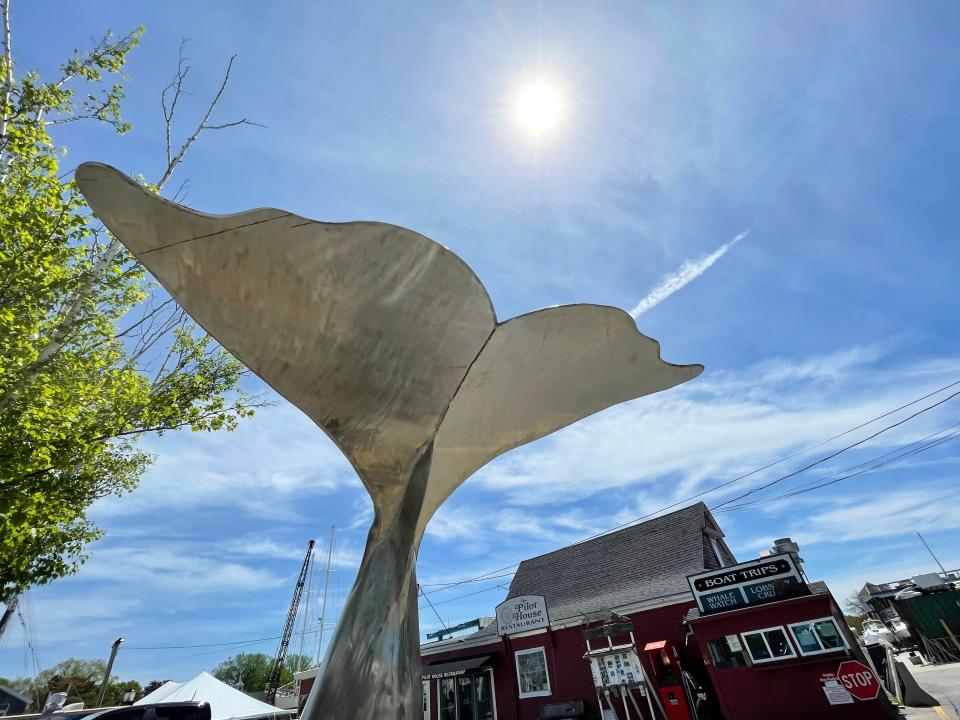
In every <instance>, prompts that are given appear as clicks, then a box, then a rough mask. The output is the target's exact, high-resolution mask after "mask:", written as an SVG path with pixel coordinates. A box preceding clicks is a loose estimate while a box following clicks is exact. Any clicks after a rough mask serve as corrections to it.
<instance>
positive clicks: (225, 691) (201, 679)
mask: <svg viewBox="0 0 960 720" xmlns="http://www.w3.org/2000/svg"><path fill="white" fill-rule="evenodd" d="M191 700H197V701H203V702H208V703H210V714H211V717H212V720H245V718H277V717H283V716H288V715H290V714H291V713H293V712H294V711H293V710H283V709H281V708H278V707H274V706H273V705H268V704H267V703H265V702H260V701H259V700H256V699H254V698H252V697H250V696H249V695H245V694H244V693H242V692H240V691H239V690H237V689H236V688H232V687H230V686H229V685H227V684H226V683H224V682H220V681H219V680H217V679H216V678H215V677H214V676H213V675H211V674H210V673H206V672H202V673H200V674H199V675H197V676H196V677H195V678H194V679H193V680H190V681H189V682H185V683H175V682H173V681H170V682H166V683H164V684H163V685H161V686H160V687H158V688H157V689H156V690H154V691H153V692H152V693H150V694H149V695H145V696H144V697H142V698H140V699H139V700H137V701H136V702H135V703H134V705H146V704H147V703H161V702H189V701H191Z"/></svg>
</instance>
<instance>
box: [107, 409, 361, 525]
mask: <svg viewBox="0 0 960 720" xmlns="http://www.w3.org/2000/svg"><path fill="white" fill-rule="evenodd" d="M144 447H145V449H148V450H150V451H153V452H155V453H156V455H157V459H156V462H155V464H154V465H153V466H152V467H151V468H150V469H149V470H148V471H147V473H146V474H145V476H144V477H143V479H142V480H141V482H140V487H139V488H138V489H137V490H135V491H133V492H132V493H130V494H128V495H125V496H123V497H115V496H111V497H107V498H104V499H103V500H100V501H99V502H97V503H96V504H95V505H94V507H93V508H92V513H91V514H92V515H93V517H95V518H110V517H118V516H119V517H122V518H129V517H130V516H132V515H135V514H139V513H149V514H150V515H154V514H156V513H163V512H171V513H183V512H184V511H193V510H195V509H197V508H202V507H211V506H213V507H218V508H222V507H227V506H235V507H237V508H240V509H242V510H245V511H247V512H249V513H250V514H252V515H255V516H257V517H263V516H264V515H269V516H271V517H273V518H275V519H276V518H281V519H282V518H292V517H295V516H296V515H297V513H298V511H299V509H300V508H301V507H302V504H303V502H304V501H305V500H306V499H308V498H310V497H314V496H317V495H324V494H331V493H332V492H333V491H335V490H337V489H339V488H342V487H346V486H350V485H356V486H359V480H358V479H357V477H356V474H355V473H354V471H353V469H352V468H351V467H350V465H349V463H348V462H347V460H346V458H345V457H344V456H343V454H342V453H341V452H340V451H339V450H338V449H337V448H336V446H335V445H334V444H333V443H332V442H331V441H330V440H329V439H328V438H327V437H326V436H325V435H324V434H323V432H322V431H321V430H320V429H319V428H318V427H317V426H316V425H314V424H313V423H312V422H311V421H310V420H309V419H308V418H307V417H306V416H304V415H303V414H302V413H301V412H300V411H299V410H297V409H296V408H294V407H293V406H291V405H289V404H288V403H286V402H285V401H283V400H280V401H279V404H278V405H277V406H273V407H267V408H263V409H262V410H260V411H258V413H257V415H256V416H254V417H253V418H252V419H250V420H247V421H244V422H243V423H241V424H240V426H239V427H238V428H237V430H235V431H234V432H232V433H226V432H221V433H185V432H182V433H169V434H166V435H164V436H162V437H158V438H150V439H149V440H148V441H147V442H145V443H144Z"/></svg>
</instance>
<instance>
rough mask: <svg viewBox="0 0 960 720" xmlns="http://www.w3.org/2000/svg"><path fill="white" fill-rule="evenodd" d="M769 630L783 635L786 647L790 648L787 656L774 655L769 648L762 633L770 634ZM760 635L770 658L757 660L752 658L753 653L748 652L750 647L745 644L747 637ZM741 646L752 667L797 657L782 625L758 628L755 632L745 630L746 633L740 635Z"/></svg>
mask: <svg viewBox="0 0 960 720" xmlns="http://www.w3.org/2000/svg"><path fill="white" fill-rule="evenodd" d="M771 630H779V631H780V632H782V633H783V636H784V637H785V638H786V639H787V647H788V648H790V654H789V655H774V654H773V649H772V648H771V647H770V643H768V642H767V636H766V635H764V633H767V632H770V631H771ZM757 634H759V635H760V638H761V639H762V640H763V644H764V646H765V647H766V648H767V652H768V653H770V657H768V658H762V659H760V660H757V659H756V658H755V657H754V656H753V651H752V650H750V645H749V643H747V635H757ZM740 640H741V644H742V645H743V649H744V650H746V652H747V657H748V658H750V662H752V663H753V664H754V665H760V664H762V663H768V662H777V661H779V660H792V659H794V658H796V657H797V649H796V648H795V647H794V646H793V641H792V640H790V632H789V631H788V630H787V628H785V627H784V626H783V625H774V626H773V627H768V628H758V629H756V630H747V631H746V632H742V633H740Z"/></svg>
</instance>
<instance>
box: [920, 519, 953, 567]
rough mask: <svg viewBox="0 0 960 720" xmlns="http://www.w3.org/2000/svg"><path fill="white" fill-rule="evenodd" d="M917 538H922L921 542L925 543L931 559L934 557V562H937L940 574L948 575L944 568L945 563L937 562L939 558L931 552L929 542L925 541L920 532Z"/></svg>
mask: <svg viewBox="0 0 960 720" xmlns="http://www.w3.org/2000/svg"><path fill="white" fill-rule="evenodd" d="M917 537H918V538H920V542H922V543H923V546H924V547H925V548H926V549H927V552H928V553H930V557H932V558H933V559H934V562H936V563H937V565H939V566H940V572H942V573H943V574H944V575H946V574H947V570H946V568H944V567H943V563H941V562H940V561H939V560H937V556H936V555H934V554H933V550H931V549H930V546H929V545H927V541H926V540H924V539H923V535H921V534H920V531H919V530H918V531H917Z"/></svg>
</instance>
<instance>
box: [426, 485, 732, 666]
mask: <svg viewBox="0 0 960 720" xmlns="http://www.w3.org/2000/svg"><path fill="white" fill-rule="evenodd" d="M705 535H709V536H711V537H713V538H714V539H716V541H717V544H718V545H719V547H720V549H721V551H722V552H723V553H725V557H724V558H723V559H722V564H724V565H730V564H733V563H735V562H736V559H735V558H734V557H733V553H731V552H730V549H729V548H728V547H727V546H726V543H724V542H723V539H722V538H723V531H722V530H720V526H719V525H717V521H716V520H714V519H713V515H711V514H710V511H709V510H708V509H707V506H706V505H704V504H703V503H702V502H701V503H696V504H695V505H691V506H689V507H685V508H683V509H681V510H676V511H675V512H672V513H669V514H667V515H661V516H660V517H657V518H654V519H653V520H648V521H647V522H644V523H639V524H637V525H631V526H630V527H627V528H624V529H623V530H618V531H617V532H613V533H610V534H608V535H602V536H600V537H598V538H594V539H592V540H587V541H585V542H582V543H578V544H576V545H570V546H568V547H565V548H561V549H559V550H555V551H554V552H551V553H547V554H546V555H539V556H537V557H535V558H530V559H529V560H524V561H523V562H521V563H520V567H518V568H517V572H516V573H515V574H514V576H513V582H511V583H510V591H509V593H507V599H510V598H512V597H516V596H518V595H543V596H544V597H545V598H546V601H547V610H548V612H549V614H550V622H551V624H557V623H561V622H564V621H576V620H577V619H579V618H580V617H581V616H583V615H587V614H590V613H595V612H598V611H608V610H615V611H621V612H622V611H624V609H626V608H628V607H629V606H634V605H642V604H644V603H651V604H657V603H658V602H659V603H662V604H667V603H671V602H682V601H683V600H686V599H690V600H692V599H693V595H692V594H691V592H690V586H689V584H688V583H687V575H692V574H693V573H696V572H701V571H703V570H711V569H716V568H717V567H719V566H720V563H719V562H717V559H716V558H715V556H714V554H713V551H712V550H709V549H708V548H709V543H708V541H706V540H705ZM496 637H497V623H496V622H491V623H489V624H488V625H486V626H485V627H483V628H482V629H480V630H478V631H477V632H475V633H471V634H469V635H461V636H460V637H455V638H450V639H448V640H442V641H440V642H434V643H426V644H424V645H421V646H420V647H421V652H441V651H444V650H447V649H450V648H452V647H457V646H459V645H462V644H463V643H465V642H473V643H477V642H479V641H481V640H482V641H487V640H488V639H491V640H493V639H496Z"/></svg>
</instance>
